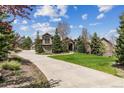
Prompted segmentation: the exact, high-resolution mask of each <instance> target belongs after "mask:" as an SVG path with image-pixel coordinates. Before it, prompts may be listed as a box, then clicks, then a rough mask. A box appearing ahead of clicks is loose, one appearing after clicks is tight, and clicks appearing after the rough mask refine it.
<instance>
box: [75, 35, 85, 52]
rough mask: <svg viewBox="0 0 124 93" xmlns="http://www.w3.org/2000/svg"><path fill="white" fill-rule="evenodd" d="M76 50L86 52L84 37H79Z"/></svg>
mask: <svg viewBox="0 0 124 93" xmlns="http://www.w3.org/2000/svg"><path fill="white" fill-rule="evenodd" d="M76 50H77V52H79V53H84V52H85V47H84V44H83V42H82V38H81V37H79V38H78V40H77V44H76Z"/></svg>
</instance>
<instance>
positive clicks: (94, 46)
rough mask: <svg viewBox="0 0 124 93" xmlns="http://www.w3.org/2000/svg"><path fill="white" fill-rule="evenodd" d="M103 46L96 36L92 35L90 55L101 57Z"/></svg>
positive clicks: (95, 34)
mask: <svg viewBox="0 0 124 93" xmlns="http://www.w3.org/2000/svg"><path fill="white" fill-rule="evenodd" d="M104 50H105V49H104V44H103V43H102V41H101V39H100V38H99V37H98V36H97V33H94V35H93V37H92V39H91V53H92V54H95V55H103V53H104Z"/></svg>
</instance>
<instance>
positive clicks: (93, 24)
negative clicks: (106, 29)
mask: <svg viewBox="0 0 124 93" xmlns="http://www.w3.org/2000/svg"><path fill="white" fill-rule="evenodd" d="M99 24H101V23H91V24H89V25H90V26H96V25H99Z"/></svg>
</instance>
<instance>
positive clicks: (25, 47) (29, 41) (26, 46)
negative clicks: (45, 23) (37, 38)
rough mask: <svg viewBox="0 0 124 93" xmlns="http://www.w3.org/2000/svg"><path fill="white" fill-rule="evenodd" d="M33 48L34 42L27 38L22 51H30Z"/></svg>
mask: <svg viewBox="0 0 124 93" xmlns="http://www.w3.org/2000/svg"><path fill="white" fill-rule="evenodd" d="M31 46H32V40H31V38H30V37H29V36H28V37H26V38H25V39H24V40H23V42H22V49H25V50H30V49H31Z"/></svg>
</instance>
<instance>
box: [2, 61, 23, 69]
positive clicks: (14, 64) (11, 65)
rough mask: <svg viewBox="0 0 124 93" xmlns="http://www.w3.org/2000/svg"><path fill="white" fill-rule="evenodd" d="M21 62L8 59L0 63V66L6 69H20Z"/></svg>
mask: <svg viewBox="0 0 124 93" xmlns="http://www.w3.org/2000/svg"><path fill="white" fill-rule="evenodd" d="M20 66H21V64H20V63H19V62H17V61H10V62H8V61H6V62H4V63H2V64H0V67H1V68H2V69H5V70H20Z"/></svg>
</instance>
